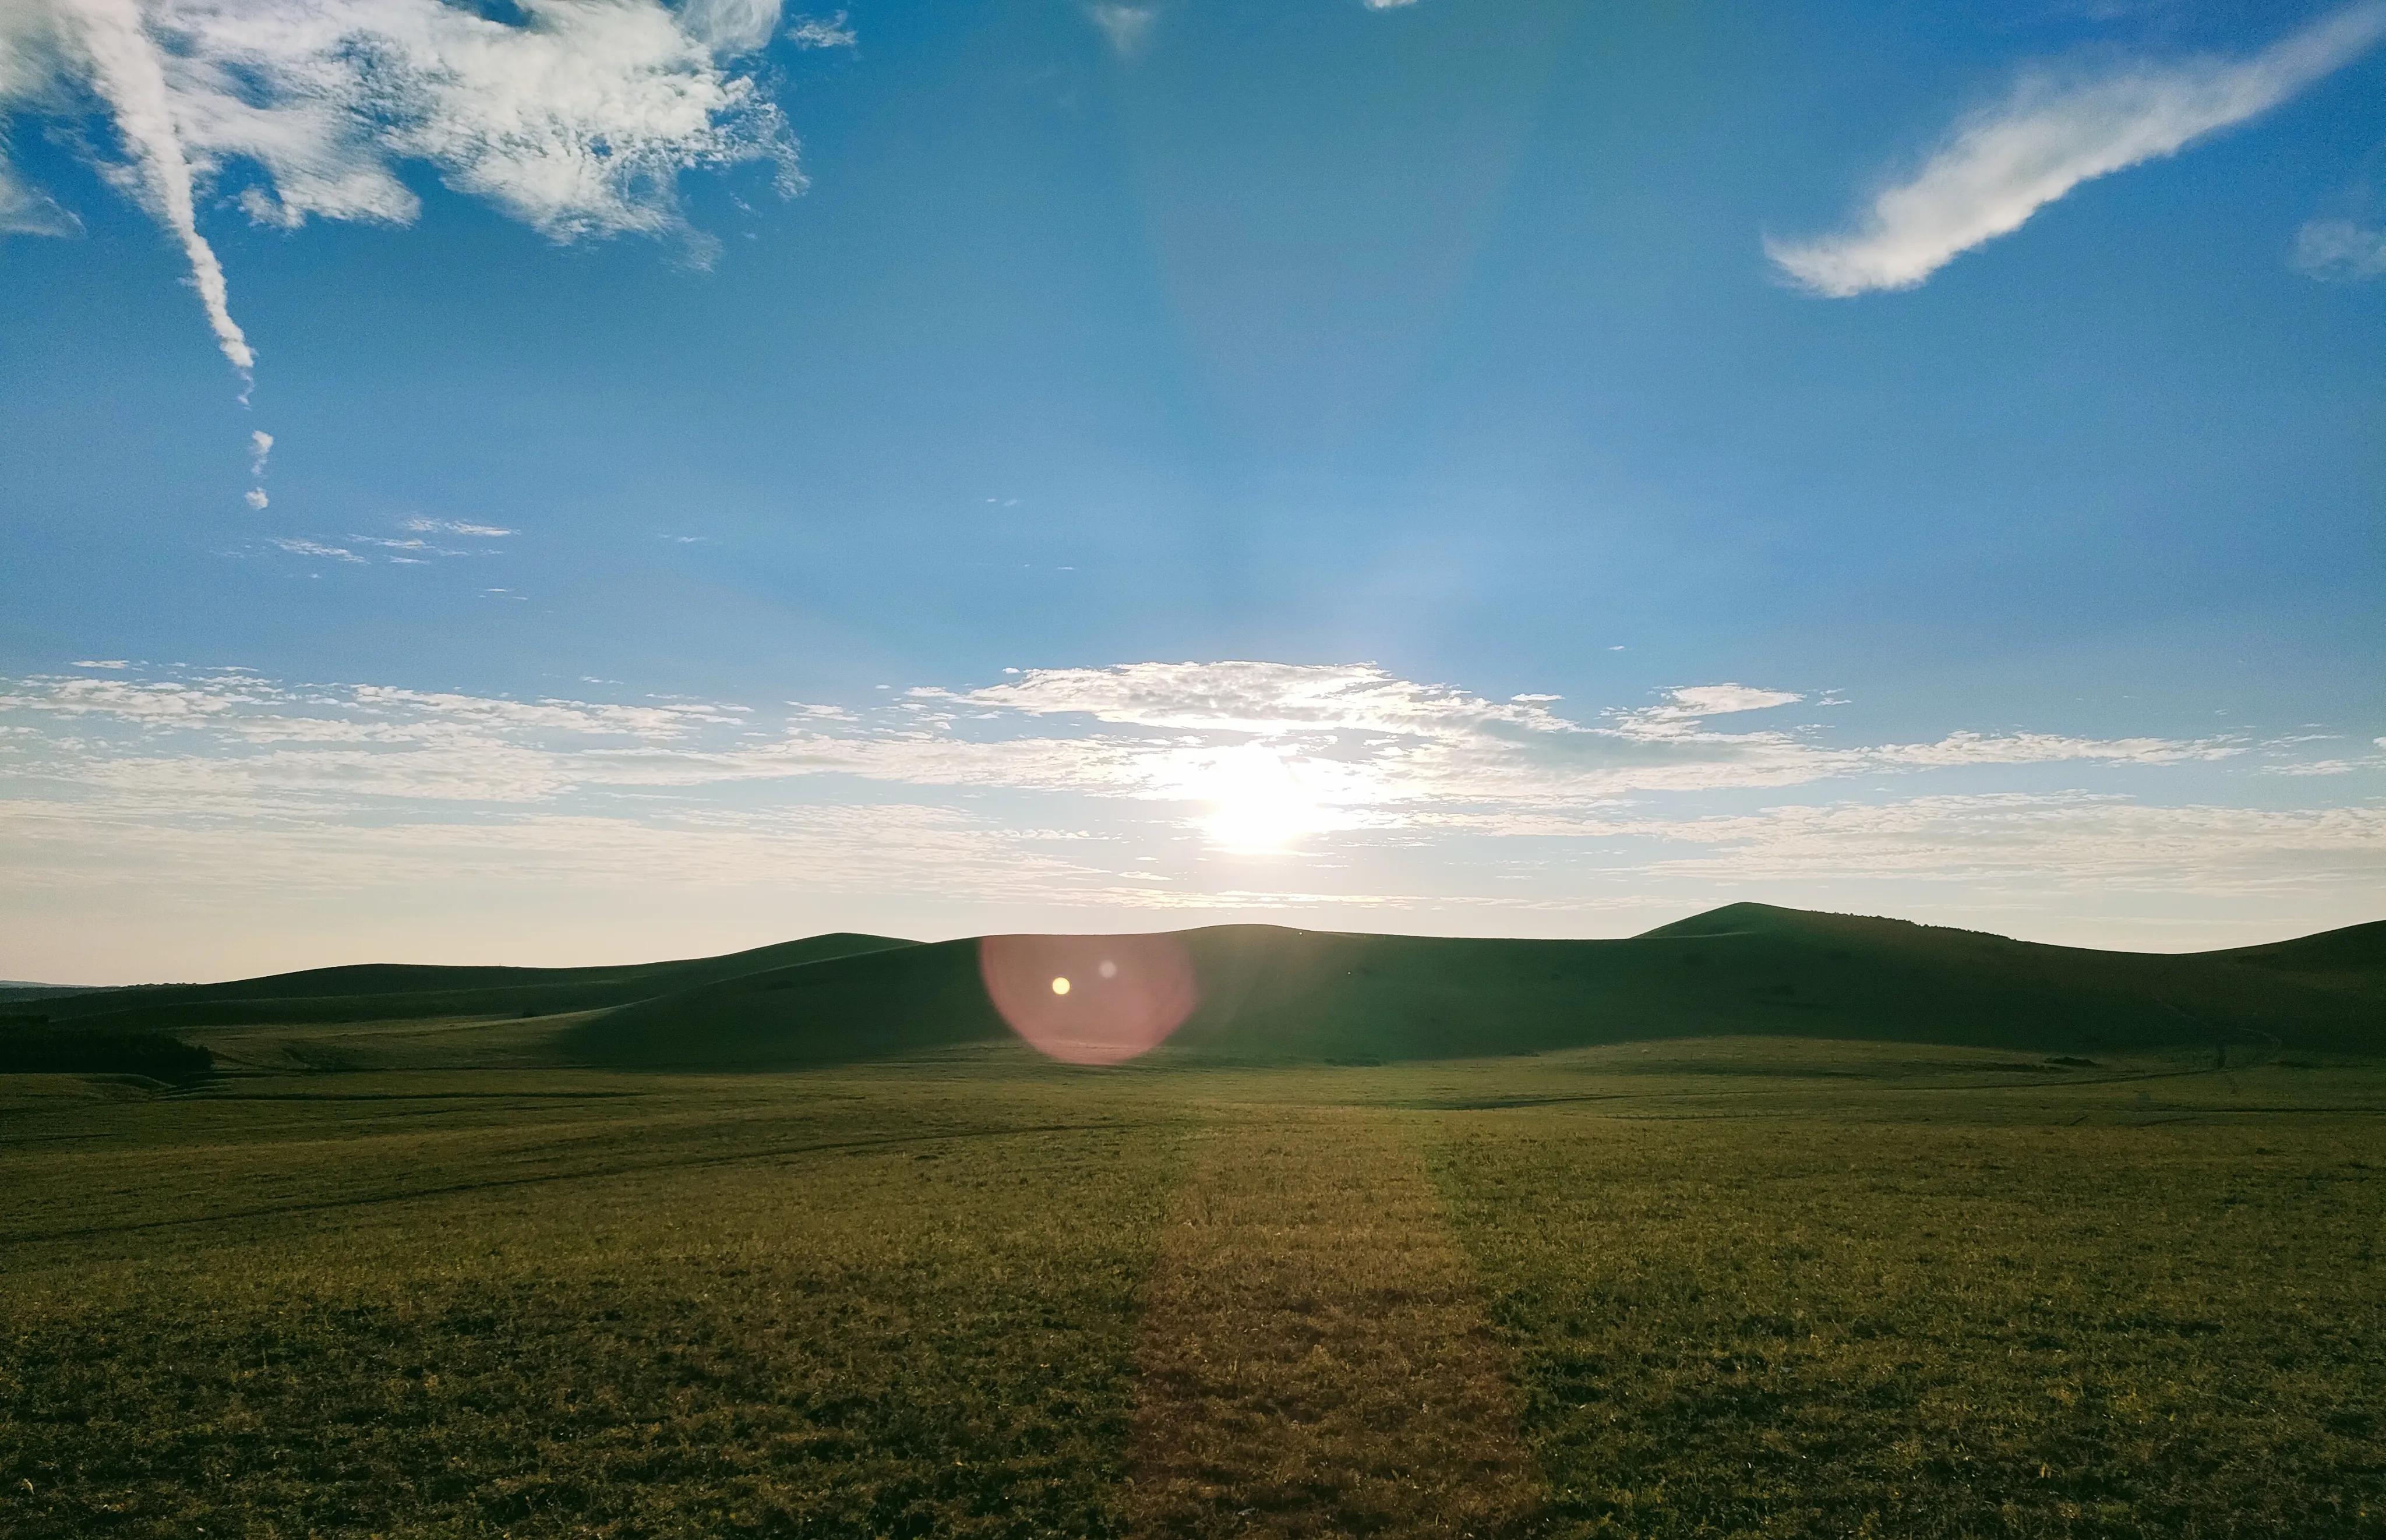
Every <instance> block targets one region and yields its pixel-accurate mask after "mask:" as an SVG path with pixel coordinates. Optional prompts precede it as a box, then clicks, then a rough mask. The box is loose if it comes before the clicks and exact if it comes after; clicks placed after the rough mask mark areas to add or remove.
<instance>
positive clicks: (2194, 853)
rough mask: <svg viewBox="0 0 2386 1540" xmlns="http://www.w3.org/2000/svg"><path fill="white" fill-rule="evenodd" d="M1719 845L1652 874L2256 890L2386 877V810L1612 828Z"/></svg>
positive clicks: (1879, 818)
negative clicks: (1825, 876)
mask: <svg viewBox="0 0 2386 1540" xmlns="http://www.w3.org/2000/svg"><path fill="white" fill-rule="evenodd" d="M1605 832H1606V833H1609V834H1611V835H1614V834H1618V833H1631V834H1637V835H1640V836H1644V837H1648V838H1651V839H1655V840H1658V841H1660V842H1663V843H1664V844H1674V845H1682V844H1687V845H1701V846H1705V847H1707V852H1708V853H1707V854H1704V855H1700V856H1692V857H1680V858H1664V857H1661V858H1658V859H1657V860H1655V861H1653V862H1651V864H1650V865H1649V866H1647V867H1646V868H1645V869H1644V870H1647V871H1648V872H1649V873H1650V874H1651V876H1666V877H1690V878H1698V879H1714V878H1728V879H1730V880H1734V881H1763V880H1768V879H1773V880H1777V879H1795V878H1806V879H1811V878H1812V877H1813V876H1814V875H1815V874H1816V873H1818V872H1823V871H1829V872H1833V873H1835V874H1838V875H1841V876H1860V877H1865V878H1873V879H1886V878H1899V879H1906V880H1915V881H1922V882H1928V883H1945V884H1955V883H1962V884H1969V885H1976V886H1978V885H1987V884H1994V883H2078V884H2101V885H2104V886H2108V887H2109V886H2113V885H2116V884H2117V885H2123V886H2127V887H2129V888H2131V889H2135V890H2140V891H2154V892H2161V891H2164V890H2166V889H2171V888H2178V887H2191V888H2193V889H2195V890H2196V891H2199V892H2202V893H2204V894H2207V895H2210V894H2218V893H2230V894H2238V895H2255V894H2260V893H2264V892H2268V891H2275V890H2279V889H2281V888H2288V887H2306V886H2310V885H2312V884H2314V883H2351V884H2363V883H2367V884H2373V885H2374V884H2377V883H2381V882H2386V808H2379V807H2367V808H2308V809H2306V808H2227V807H2210V806H2188V807H2154V806H2148V805H2146V804H2143V803H2140V802H2135V801H2132V800H2129V799H2128V798H2125V797H2116V796H2087V795H2079V794H2076V793H2074V794H2066V795H1981V796H1920V797H1914V798H1910V799H1907V800H1903V801H1898V802H1890V803H1885V804H1884V803H1858V802H1840V803H1830V804H1826V805H1824V806H1820V807H1789V808H1767V809H1765V810H1764V811H1762V812H1758V813H1752V814H1747V815H1739V816H1731V817H1718V818H1702V819H1690V820H1676V821H1663V820H1639V821H1638V822H1635V823H1632V824H1622V823H1617V824H1611V825H1609V826H1608V828H1607V830H1606V831H1605Z"/></svg>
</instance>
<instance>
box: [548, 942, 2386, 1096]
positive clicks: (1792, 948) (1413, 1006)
mask: <svg viewBox="0 0 2386 1540" xmlns="http://www.w3.org/2000/svg"><path fill="white" fill-rule="evenodd" d="M1174 939H1175V940H1176V942H1177V943H1178V944H1180V945H1182V946H1183V947H1184V948H1185V950H1186V952H1187V955H1188V956H1189V958H1191V961H1192V964H1193V969H1194V972H1195V975H1196V977H1197V978H1198V979H1199V985H1200V1004H1199V1008H1197V1009H1196V1010H1195V1011H1194V1013H1193V1015H1192V1016H1191V1018H1190V1019H1189V1020H1187V1021H1186V1022H1185V1024H1184V1025H1183V1026H1182V1027H1181V1028H1180V1029H1178V1031H1177V1032H1176V1033H1175V1034H1174V1036H1173V1037H1172V1038H1171V1039H1170V1040H1169V1041H1168V1043H1167V1044H1166V1045H1164V1046H1163V1047H1162V1049H1161V1050H1159V1052H1158V1054H1157V1055H1155V1056H1154V1057H1155V1060H1156V1061H1160V1062H1167V1061H1172V1060H1174V1061H1194V1062H1208V1063H1272V1062H1287V1061H1300V1060H1311V1061H1314V1060H1345V1061H1365V1060H1387V1061H1388V1060H1397V1059H1417V1058H1454V1057H1472V1056H1481V1055H1498V1054H1516V1053H1534V1052H1540V1051H1545V1050H1551V1049H1557V1048H1565V1047H1576V1046H1584V1045H1592V1044H1599V1043H1613V1042H1620V1041H1629V1040H1634V1039H1640V1038H1655V1037H1678V1036H1692V1035H1707V1034H1721V1033H1735V1034H1737V1033H1765V1034H1775V1035H1795V1036H1805V1037H1837V1038H1871V1039H1881V1040H1897V1041H1908V1042H1924V1043H1941V1044H1955V1045H1975V1046H1980V1047H1993V1048H2003V1049H2018V1050H2028V1051H2034V1052H2056V1051H2072V1052H2097V1051H2115V1050H2123V1049H2139V1048H2152V1047H2162V1046H2177V1045H2189V1046H2194V1047H2198V1048H2216V1047H2222V1046H2227V1047H2229V1048H2232V1049H2234V1050H2236V1051H2240V1052H2250V1051H2253V1050H2254V1049H2255V1048H2256V1047H2261V1048H2267V1047H2270V1046H2273V1045H2279V1046H2295V1047H2301V1048H2310V1049H2325V1050H2331V1051H2342V1052H2358V1053H2374V1052H2386V966H2380V967H2370V968H2367V969H2363V968H2358V967H2355V968H2347V969H2343V970H2336V971H2334V972H2331V973H2329V975H2328V976H2327V977H2326V978H2324V979H2313V978H2305V977H2303V976H2301V975H2299V974H2295V973H2292V972H2285V971H2282V970H2279V969H2278V968H2276V967H2269V966H2263V965H2261V964H2259V963H2258V962H2249V961H2247V960H2244V959H2243V958H2238V957H2236V956H2234V955H2232V954H2226V953H2218V954H2191V955H2186V956H2163V955H2154V954H2141V953H2120V952H2097V951H2089V950H2085V949H2082V948H2077V947H2064V946H2048V945H2038V944H2034V943H2028V942H2019V941H2013V940H2009V939H2006V938H2004V937H2002V936H1992V935H1987V934H1983V933H1977V932H1969V931H1953V930H1945V929H1940V928H1936V927H1931V926H1923V925H1914V924H1910V923H1907V922H1905V921H1903V920H1869V919H1862V918H1857V917H1852V916H1840V915H1820V914H1809V913H1805V912H1803V911H1800V910H1794V909H1779V908H1770V907H1767V906H1763V905H1734V906H1731V907H1729V908H1724V909H1718V910H1715V911H1714V912H1713V913H1711V914H1705V915H1701V916H1698V917H1696V918H1694V919H1692V920H1685V921H1682V922H1680V923H1678V924H1675V925H1668V926H1664V927H1662V928H1661V929H1659V930H1657V931H1653V932H1651V933H1648V934H1646V935H1642V936H1636V937H1633V938H1631V939H1628V940H1623V941H1509V940H1473V939H1455V938H1435V937H1418V936H1386V935H1360V934H1345V933H1333V932H1317V931H1299V930H1288V929H1284V928H1280V927H1275V926H1263V925H1261V926H1218V927H1212V928H1210V929H1206V930H1199V931H1187V932H1182V933H1177V935H1176V936H1175V938H1174ZM2315 939H2324V938H2315ZM2289 945H2294V944H2289ZM974 947H975V944H974V943H973V942H946V943H940V944H937V945H932V946H919V947H912V948H908V949H906V950H903V951H901V952H890V953H878V954H873V955H870V956H865V957H856V958H844V959H839V960H834V961H828V962H822V963H817V964H813V965H810V966H806V967H800V968H793V969H784V970H772V971H770V972H757V973H750V974H746V975H743V976H740V977H738V978H735V979H731V980H726V981H722V982H721V983H713V984H710V985H707V986H705V987H703V988H701V989H697V990H693V991H689V992H687V993H684V994H679V995H661V996H658V997H655V998H653V999H649V1000H647V1001H644V1002H641V1003H640V1004H637V1005H635V1006H632V1007H628V1008H623V1009H621V1010H617V1011H613V1012H609V1013H608V1014H606V1015H604V1016H602V1017H598V1018H597V1019H595V1020H590V1021H587V1022H585V1023H583V1024H581V1025H579V1026H577V1027H575V1028H573V1029H572V1030H571V1032H570V1033H568V1034H567V1035H566V1037H565V1039H564V1040H563V1042H562V1043H561V1045H560V1046H561V1047H562V1049H563V1051H564V1052H565V1053H566V1054H567V1055H569V1056H571V1057H572V1058H578V1059H581V1060H583V1061H585V1062H593V1063H598V1064H607V1065H618V1066H622V1067H630V1066H653V1067H661V1066H666V1065H668V1066H674V1067H684V1068H697V1067H712V1068H765V1067H771V1066H780V1065H790V1066H791V1065H797V1064H819V1063H826V1062H835V1061H839V1060H846V1059H859V1058H876V1057H882V1056H885V1055H891V1054H898V1053H903V1052H909V1051H912V1050H916V1049H919V1048H923V1047H933V1046H940V1045H952V1044H959V1043H966V1042H977V1041H990V1040H1000V1039H1003V1038H1005V1037H1007V1036H1008V1035H1009V1032H1008V1029H1007V1028H1006V1027H1005V1026H1004V1025H1003V1023H1002V1021H1001V1019H1000V1018H999V1017H998V1015H997V1014H996V1013H995V1011H994V1009H993V1008H992V1007H991V1006H990V1005H989V1004H988V1002H987V1000H986V993H985V990H984V988H983V987H982V985H981V984H980V983H979V981H978V976H977V970H976V955H975V950H974ZM2329 955H2330V956H2331V957H2332V956H2333V955H2334V954H2332V953H2331V954H2329Z"/></svg>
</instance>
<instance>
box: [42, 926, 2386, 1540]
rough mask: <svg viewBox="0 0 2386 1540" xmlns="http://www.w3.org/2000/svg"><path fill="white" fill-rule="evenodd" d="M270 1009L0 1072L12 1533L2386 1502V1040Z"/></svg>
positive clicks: (1342, 1521) (1817, 1531)
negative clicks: (250, 1018)
mask: <svg viewBox="0 0 2386 1540" xmlns="http://www.w3.org/2000/svg"><path fill="white" fill-rule="evenodd" d="M923 950H924V949H923ZM228 1014H230V1015H234V1016H237V1015H240V1014H243V1012H241V1011H238V1010H232V1011H229V1012H228ZM249 1014H258V1012H249ZM267 1014H270V1013H267ZM305 1014H307V1013H306V1012H305V1011H295V1012H290V1011H285V1012H283V1016H284V1017H285V1018H288V1019H285V1020H278V1021H271V1022H268V1023H265V1024H253V1023H252V1024H236V1023H233V1024H221V1025H215V1026H205V1027H195V1028H190V1029H186V1030H185V1033H184V1036H185V1037H186V1038H187V1039H188V1040H189V1041H190V1042H192V1043H194V1044H198V1045H205V1046H206V1047H207V1049H208V1050H209V1052H210V1054H211V1055H212V1057H213V1058H214V1059H215V1062H216V1065H217V1070H216V1072H215V1073H213V1074H212V1075H209V1076H207V1077H205V1078H202V1079H197V1080H194V1081H191V1082H189V1083H185V1084H182V1085H180V1086H170V1085H166V1084H162V1083H157V1082H155V1081H142V1080H137V1079H133V1078H130V1077H108V1076H106V1075H90V1074H86V1075H16V1076H8V1077H5V1078H0V1096H4V1097H5V1101H0V1141H5V1143H0V1162H5V1171H6V1181H5V1187H6V1193H7V1194H8V1197H7V1201H6V1206H5V1208H0V1271H5V1275H6V1284H7V1286H6V1293H5V1296H0V1521H4V1522H0V1527H5V1528H6V1531H7V1533H8V1534H11V1535H14V1536H19V1537H23V1540H35V1537H50V1536H69V1535H78V1536H79V1535H118V1534H120V1535H144V1536H150V1535H155V1536H166V1535H177V1536H179V1535H192V1534H210V1535H218V1534H239V1535H255V1536H267V1535H276V1536H282V1535H286V1536H294V1537H295V1536H301V1535H308V1534H358V1535H361V1534H408V1535H458V1536H464V1535H497V1534H509V1535H565V1534H605V1535H622V1536H627V1535H680V1534H684V1535H697V1534H706V1535H715V1534H757V1535H760V1534H796V1535H930V1534H956V1535H1006V1536H1011V1535H1015V1536H1027V1535H1062V1534H1066V1535H1076V1534H1092V1535H1099V1534H1155V1535H1184V1536H1193V1535H1224V1534H1285V1535H1291V1534H1305V1535H1325V1534H1387V1535H1392V1534H1403V1535H1405V1534H1413V1535H1425V1534H1482V1535H1492V1534H1504V1535H1551V1536H1561V1535H1564V1536H1573V1535H1581V1536H1589V1535H1666V1536H1692V1535H1698V1536H1707V1535H1718V1536H1719V1535H1825V1534H1883V1535H1949V1536H1953V1535H2010V1536H2088V1535H2111V1536H2120V1535H2214V1536H2217V1535H2277V1536H2282V1537H2283V1536H2311V1535H2344V1536H2359V1535H2377V1534H2381V1533H2386V1354H2381V1353H2380V1351H2379V1350H2378V1346H2377V1345H2378V1342H2379V1341H2380V1329H2381V1327H2386V1256H2381V1254H2380V1242H2381V1237H2386V1139H2382V1138H2381V1133H2386V1121H2381V1119H2386V1066H2381V1065H2380V1063H2379V1062H2378V1061H2377V1060H2376V1059H2375V1058H2369V1057H2367V1056H2362V1055H2358V1054H2352V1053H2345V1052H2321V1051H2317V1050H2311V1049H2304V1050H2300V1051H2291V1050H2289V1049H2287V1048H2284V1047H2281V1046H2279V1045H2261V1046H2257V1047H2252V1048H2242V1049H2241V1050H2240V1051H2239V1052H2238V1054H2237V1056H2236V1058H2234V1059H2233V1060H2232V1059H2231V1058H2230V1056H2229V1049H2228V1047H2227V1045H2223V1048H2222V1050H2221V1052H2220V1053H2219V1054H2218V1055H2216V1054H2215V1052H2214V1051H2213V1049H2212V1048H2211V1047H2210V1046H2208V1045H2205V1044H2204V1043H2203V1042H2200V1041H2199V1042H2192V1043H2190V1044H2185V1045H2170V1046H2160V1045H2155V1046H2142V1047H2138V1048H2134V1049H2129V1050H2127V1051H2121V1052H2111V1051H2105V1052H2101V1053H2072V1054H2061V1053H2049V1052H2046V1051H2044V1050H2043V1048H2042V1047H2040V1046H2032V1047H2028V1048H2022V1047H1996V1046H1992V1045H1976V1044H1944V1043H1940V1044H1933V1043H1925V1042H1897V1041H1883V1040H1879V1039H1877V1038H1866V1039H1864V1040H1851V1039H1846V1038H1835V1037H1832V1036H1829V1035H1827V1032H1825V1031H1822V1030H1820V1025H1821V1024H1819V1023H1818V1031H1817V1033H1815V1035H1785V1034H1779V1033H1744V1034H1733V1035H1701V1036H1664V1037H1640V1038H1627V1039H1626V1040H1623V1041H1616V1042H1609V1043H1595V1044H1589V1045H1580V1046H1574V1047H1554V1048H1546V1049H1541V1050H1538V1051H1511V1052H1505V1053H1499V1054H1487V1055H1478V1056H1475V1057H1460V1058H1421V1059H1406V1060H1401V1061H1394V1062H1384V1063H1374V1064H1363V1063H1351V1062H1342V1063H1333V1062H1326V1061H1324V1060H1323V1059H1321V1058H1315V1057H1313V1056H1308V1057H1305V1056H1304V1055H1303V1054H1302V1053H1301V1052H1300V1051H1298V1050H1299V1047H1300V1045H1299V1044H1298V1043H1297V1042H1294V1041H1292V1040H1287V1044H1288V1046H1287V1049H1286V1052H1285V1054H1284V1055H1283V1056H1281V1058H1279V1059H1278V1060H1277V1061H1274V1062H1250V1061H1242V1062H1236V1061H1222V1060H1219V1059H1217V1058H1212V1057H1204V1056H1203V1055H1202V1054H1200V1053H1198V1052H1193V1051H1187V1052H1183V1053H1179V1052H1176V1051H1175V1050H1174V1048H1163V1049H1162V1050H1161V1051H1160V1052H1158V1053H1155V1054H1152V1055H1149V1056H1148V1057H1146V1058H1142V1059H1138V1060H1136V1061H1134V1062H1132V1063H1128V1064H1124V1065H1121V1066H1116V1067H1109V1068H1087V1067H1081V1066H1074V1065H1069V1064H1062V1063H1056V1062H1052V1061H1050V1060H1048V1059H1046V1058H1043V1057H1041V1056H1039V1055H1037V1054H1036V1053H1034V1052H1033V1051H1031V1050H1030V1049H1029V1048H1027V1047H1026V1046H1024V1045H1022V1044H1020V1043H1018V1042H1017V1041H1015V1040H1011V1041H1003V1040H994V1041H983V1042H981V1041H966V1042H959V1043H953V1044H947V1045H927V1046H912V1047H910V1048H908V1049H905V1050H904V1051H901V1052H898V1053H896V1054H894V1055H892V1056H881V1057H872V1058H855V1059H852V1060H851V1061H848V1062H839V1063H821V1064H816V1065H813V1066H811V1067H810V1068H800V1069H779V1070H758V1071H751V1072H741V1073H722V1072H713V1073H696V1072H686V1071H667V1070H634V1069H633V1070H625V1069H617V1068H590V1067H585V1066H583V1067H571V1066H568V1065H564V1064H560V1063H555V1062H546V1061H544V1060H543V1059H542V1056H544V1055H551V1054H552V1053H553V1052H554V1051H555V1050H554V1047H553V1045H554V1044H556V1043H557V1042H559V1041H565V1040H571V1034H572V1033H584V1031H585V1021H586V1020H587V1019H588V1018H587V1016H586V1013H585V1012H579V1013H573V1012H566V1013H562V1014H559V1015H557V1016H552V1017H546V1016H532V1017H527V1018H525V1017H522V1016H520V1015H519V1014H517V1015H514V1016H510V1017H496V1016H492V1015H486V1014H483V1015H480V1016H473V1017H459V1018H456V1019H450V1020H433V1019H416V1020H363V1021H358V1020H345V1021H339V1020H335V1021H330V1022H318V1023H313V1024H308V1023H305V1022H302V1021H298V1020H295V1017H298V1016H303V1015H305ZM331 1014H341V1013H340V1012H332V1013H331ZM349 1014H353V1013H352V1012H351V1013H349ZM1337 1041H1338V1040H1337ZM1245 1046H1246V1047H1247V1046H1248V1045H1245ZM1237 1053H1238V1054H1239V1055H1240V1056H1241V1057H1242V1058H1245V1059H1248V1058H1249V1056H1248V1054H1247V1053H1243V1052H1242V1050H1239V1049H1238V1050H1237Z"/></svg>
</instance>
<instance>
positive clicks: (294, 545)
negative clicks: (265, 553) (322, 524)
mask: <svg viewBox="0 0 2386 1540" xmlns="http://www.w3.org/2000/svg"><path fill="white" fill-rule="evenodd" d="M266 544H267V545H272V546H276V547H278V548H280V549H282V550H284V551H287V552H289V553H290V554H291V555H292V556H294V557H322V558H323V559H325V560H327V561H359V562H360V561H362V560H364V557H360V556H358V555H357V554H356V552H354V551H351V550H349V549H347V548H346V547H345V546H342V545H324V544H323V543H322V542H321V541H320V540H302V539H297V538H295V537H292V536H287V535H270V536H268V537H267V540H266Z"/></svg>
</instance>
